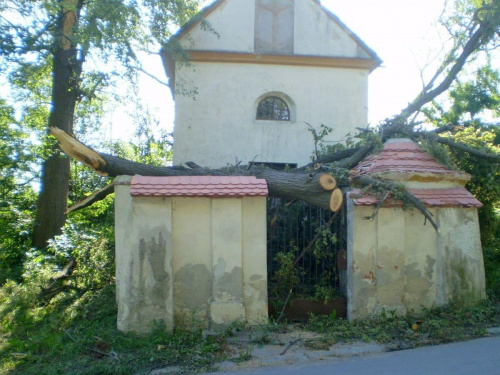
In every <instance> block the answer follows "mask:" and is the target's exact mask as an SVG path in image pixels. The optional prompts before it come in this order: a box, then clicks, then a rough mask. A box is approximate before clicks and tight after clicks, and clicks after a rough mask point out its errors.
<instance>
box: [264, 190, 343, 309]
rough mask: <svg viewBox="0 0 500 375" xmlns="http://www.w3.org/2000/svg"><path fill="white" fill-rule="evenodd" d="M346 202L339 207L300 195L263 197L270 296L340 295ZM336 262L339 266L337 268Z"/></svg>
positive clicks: (319, 298)
mask: <svg viewBox="0 0 500 375" xmlns="http://www.w3.org/2000/svg"><path fill="white" fill-rule="evenodd" d="M345 211H346V210H345V207H343V208H342V209H341V210H340V211H339V212H337V213H332V212H331V211H329V210H325V209H321V208H318V207H315V206H311V205H309V204H306V203H304V202H302V201H287V200H283V199H276V198H269V199H268V201H267V225H268V228H267V254H268V255H267V264H268V280H269V281H268V282H269V296H270V298H271V299H273V298H274V299H283V298H286V297H287V295H288V294H290V290H292V291H293V295H294V297H301V298H308V299H312V300H317V301H321V300H323V301H326V300H329V299H334V298H336V297H341V296H345V293H346V288H347V285H346V280H345V271H344V268H345V249H346V248H347V233H346V232H347V226H346V215H345ZM339 268H340V269H339Z"/></svg>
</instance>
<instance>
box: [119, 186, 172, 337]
mask: <svg viewBox="0 0 500 375" xmlns="http://www.w3.org/2000/svg"><path fill="white" fill-rule="evenodd" d="M115 199H116V202H117V203H118V204H117V205H116V208H115V210H116V212H115V216H116V219H115V228H116V229H115V230H116V285H117V291H116V300H117V304H118V321H117V326H118V329H119V330H121V331H134V332H138V333H143V332H147V331H149V330H150V329H151V323H152V322H153V321H157V322H160V321H163V322H164V324H165V325H166V326H167V327H168V328H170V329H172V328H173V323H174V322H173V292H172V287H173V285H172V236H171V233H172V220H171V205H170V200H169V199H161V198H160V199H158V198H156V199H152V198H137V199H134V200H132V197H131V196H130V186H129V185H116V186H115ZM144 217H147V218H148V220H144V219H143V218H144Z"/></svg>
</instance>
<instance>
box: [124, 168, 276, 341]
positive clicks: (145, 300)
mask: <svg viewBox="0 0 500 375" xmlns="http://www.w3.org/2000/svg"><path fill="white" fill-rule="evenodd" d="M117 181H118V182H119V181H122V183H121V184H118V185H117V186H116V188H115V199H116V215H115V216H116V282H117V303H118V329H119V330H121V331H135V332H147V331H149V330H150V329H151V327H152V326H151V322H153V321H158V322H159V321H163V322H164V323H165V324H166V326H167V327H168V328H169V329H172V328H173V327H174V326H178V325H190V324H192V319H193V314H194V317H195V318H196V319H197V320H198V321H200V322H201V323H202V325H203V326H204V327H205V328H212V329H217V328H220V327H224V326H227V325H228V324H230V323H232V322H233V321H235V320H240V321H248V322H249V324H251V325H253V324H258V323H262V322H265V321H266V319H267V241H266V198H265V197H247V198H242V199H240V198H229V199H210V198H185V197H181V198H177V197H176V198H145V197H136V198H132V197H131V196H130V178H127V177H125V178H121V177H120V178H118V179H117Z"/></svg>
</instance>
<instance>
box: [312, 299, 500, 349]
mask: <svg viewBox="0 0 500 375" xmlns="http://www.w3.org/2000/svg"><path fill="white" fill-rule="evenodd" d="M496 325H500V304H499V303H498V302H493V301H490V300H485V301H483V302H482V303H481V304H478V305H476V306H468V307H464V306H461V305H459V304H449V305H446V306H442V307H439V308H436V309H432V310H426V311H424V313H423V314H421V315H420V316H419V317H418V318H416V317H411V316H406V317H405V316H396V315H394V314H390V313H389V314H387V313H383V314H381V315H380V316H379V317H375V318H371V319H368V320H363V321H355V322H352V323H351V322H348V321H346V320H343V319H332V318H331V317H328V316H324V317H315V316H312V317H311V319H310V321H309V323H307V324H306V325H305V326H304V328H305V329H307V330H310V331H313V332H318V333H322V334H324V335H325V337H326V338H327V339H329V340H330V341H332V342H339V341H342V342H351V341H365V342H378V343H385V344H387V343H391V344H392V345H390V346H392V347H393V349H406V348H412V347H418V346H424V345H434V344H439V343H445V342H451V341H460V340H467V339H470V338H474V337H482V336H485V335H486V334H487V332H486V328H488V327H492V326H496Z"/></svg>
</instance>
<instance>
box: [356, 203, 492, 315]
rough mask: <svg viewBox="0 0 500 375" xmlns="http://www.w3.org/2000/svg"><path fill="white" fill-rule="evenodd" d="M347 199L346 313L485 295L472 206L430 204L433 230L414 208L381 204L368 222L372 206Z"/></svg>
mask: <svg viewBox="0 0 500 375" xmlns="http://www.w3.org/2000/svg"><path fill="white" fill-rule="evenodd" d="M349 200H350V199H349ZM349 200H348V223H349V227H348V267H349V269H348V275H349V277H350V279H349V282H350V285H349V289H348V291H349V293H348V317H349V319H351V320H353V319H362V318H365V317H367V316H369V315H372V314H375V315H376V314H380V313H381V312H382V311H383V310H384V309H385V310H386V311H392V310H395V311H397V312H398V313H400V314H404V313H406V312H407V311H410V312H412V313H418V312H420V311H421V310H422V308H423V307H427V308H430V307H434V306H438V305H441V304H443V303H447V302H450V301H460V302H462V303H474V302H477V301H479V300H481V299H482V298H484V296H485V292H484V289H485V287H484V266H483V259H482V251H481V243H480V240H479V226H478V221H477V211H476V209H468V208H439V209H436V208H431V212H432V213H433V215H434V217H436V218H437V220H438V224H439V226H440V228H441V231H440V233H439V234H438V233H436V232H435V231H434V230H433V229H432V228H431V227H430V226H424V225H422V220H421V217H420V216H419V214H418V212H412V210H407V211H403V210H401V209H394V208H381V209H380V211H379V214H378V216H377V218H376V219H375V220H374V221H373V222H370V221H367V220H364V219H363V218H365V217H367V216H370V213H371V212H372V210H373V207H366V206H365V207H363V206H352V205H350V204H349ZM416 228H417V229H416ZM418 228H421V229H420V230H418Z"/></svg>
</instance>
